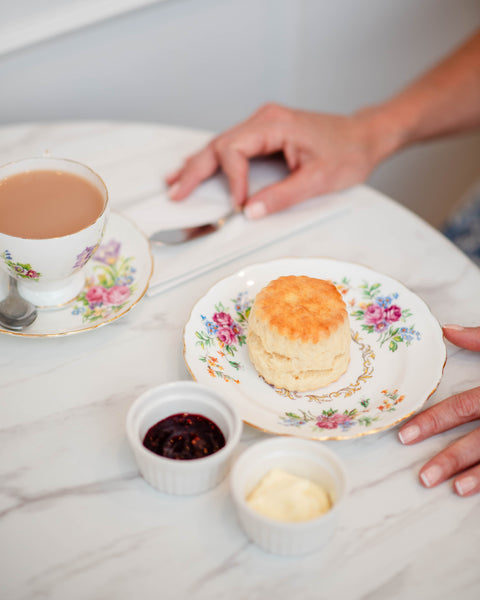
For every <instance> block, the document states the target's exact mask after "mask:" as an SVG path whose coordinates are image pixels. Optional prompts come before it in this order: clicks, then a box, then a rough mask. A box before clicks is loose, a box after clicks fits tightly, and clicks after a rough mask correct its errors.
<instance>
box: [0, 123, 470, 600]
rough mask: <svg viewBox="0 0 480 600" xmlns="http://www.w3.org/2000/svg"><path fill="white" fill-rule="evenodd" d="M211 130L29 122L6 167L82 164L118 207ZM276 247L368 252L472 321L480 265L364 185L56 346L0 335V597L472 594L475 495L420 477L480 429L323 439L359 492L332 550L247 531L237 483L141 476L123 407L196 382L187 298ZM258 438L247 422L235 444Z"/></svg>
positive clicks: (449, 374) (13, 139)
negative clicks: (63, 161) (418, 439)
mask: <svg viewBox="0 0 480 600" xmlns="http://www.w3.org/2000/svg"><path fill="white" fill-rule="evenodd" d="M206 138H207V134H206V133H203V132H195V131H190V130H182V129H178V128H171V127H163V126H159V125H155V126H150V125H145V124H143V125H140V124H138V125H135V124H115V123H83V124H82V123H77V124H69V123H65V124H42V125H36V124H32V125H21V126H18V127H15V126H14V127H6V128H3V129H1V130H0V163H4V162H7V161H9V160H12V159H16V158H20V157H24V156H29V155H35V154H41V153H43V152H44V151H45V150H49V151H50V152H51V153H52V154H55V155H62V156H64V157H69V158H73V159H78V160H81V161H84V162H86V163H87V164H89V165H91V166H92V167H93V168H94V169H96V170H97V171H98V172H99V173H101V174H102V176H103V177H104V178H105V180H106V183H107V185H108V187H109V189H110V195H111V199H112V208H113V209H114V210H115V208H116V207H118V208H121V207H122V206H123V205H125V204H128V203H131V202H134V201H135V200H137V199H142V198H144V197H148V195H150V194H151V193H152V192H154V191H155V190H156V189H158V188H159V186H160V185H161V184H160V181H161V177H162V175H163V174H164V173H166V172H167V171H169V170H171V169H172V168H173V167H175V166H176V164H177V162H178V161H179V160H180V158H181V157H182V156H183V155H184V154H185V153H186V152H190V151H191V150H192V149H194V148H195V147H197V146H199V145H201V144H203V143H204V141H205V139H206ZM246 227H248V224H247V226H246ZM265 227H266V228H268V227H269V224H268V220H267V221H265ZM282 256H299V257H302V256H328V257H335V258H338V259H341V260H345V261H352V262H359V263H362V264H364V265H367V266H369V267H371V268H373V269H375V270H377V271H381V272H383V273H385V274H387V275H390V276H392V277H394V278H396V279H399V280H401V281H402V282H403V283H404V284H405V285H407V286H408V287H409V288H410V289H411V290H412V291H414V292H415V293H417V294H418V295H420V296H421V297H422V298H423V299H424V300H425V301H426V302H427V304H428V305H429V306H430V308H431V310H432V312H433V314H434V315H435V316H436V317H437V318H438V320H439V321H440V322H441V323H455V322H457V323H462V324H464V325H474V324H478V323H480V304H479V302H478V298H479V297H480V271H479V270H478V268H477V267H475V266H474V265H473V264H472V263H471V262H470V261H469V260H468V259H467V258H465V257H464V255H462V254H461V253H460V252H459V251H458V250H457V249H456V248H454V247H453V246H452V245H451V244H450V243H449V242H448V241H447V240H446V239H444V238H443V237H442V236H441V235H440V234H439V233H437V232H436V231H434V230H433V229H431V228H430V227H429V226H428V225H426V224H425V223H424V222H422V221H421V220H419V219H418V218H417V217H415V216H414V215H413V214H411V213H409V212H407V211H406V210H405V209H403V208H402V207H400V206H399V205H397V204H396V203H395V202H393V201H391V200H389V199H386V198H384V197H382V196H381V195H379V194H377V193H376V192H374V191H373V190H368V188H367V190H363V193H362V194H361V195H360V196H359V200H358V203H355V204H354V205H353V208H352V209H351V210H350V211H348V212H345V214H340V215H338V216H337V217H336V219H335V220H334V221H325V222H320V223H319V224H318V225H317V226H315V227H311V228H310V229H307V230H305V231H303V232H301V233H298V234H295V235H292V236H291V237H289V238H287V239H283V240H281V241H278V242H272V243H271V244H269V245H268V246H267V247H265V248H263V249H261V250H258V251H256V252H255V253H254V255H252V254H250V255H247V256H241V257H240V258H237V259H234V260H232V261H230V262H229V263H228V264H225V265H222V266H220V267H218V268H216V269H214V270H212V271H210V272H207V273H204V274H203V275H202V276H201V277H197V278H194V279H192V280H190V281H188V282H186V283H183V284H182V285H180V286H178V287H176V288H173V289H171V290H169V291H166V292H164V293H162V294H158V295H156V296H153V297H147V296H146V297H144V298H143V299H142V300H141V301H140V302H139V303H138V305H137V306H135V308H134V309H133V310H132V311H130V312H129V313H127V314H126V315H125V316H123V317H122V318H120V319H118V320H116V321H114V322H113V323H111V324H109V325H108V326H105V327H101V328H98V329H94V330H92V331H88V332H85V333H82V334H79V335H72V336H65V337H55V338H51V339H45V338H40V339H31V338H23V337H17V336H11V335H6V334H2V335H0V549H1V561H0V597H1V598H2V600H14V599H15V600H20V599H22V600H27V599H29V600H33V599H44V598H55V599H61V600H73V599H77V598H78V599H82V600H85V599H86V598H95V599H115V600H120V599H130V598H147V597H158V598H163V599H165V600H167V599H170V598H172V599H173V598H182V599H183V598H195V599H203V598H205V599H208V600H214V599H221V598H222V599H223V598H225V597H229V598H239V599H243V598H245V599H247V598H248V599H249V600H254V599H257V598H258V599H260V598H261V599H263V598H277V599H282V598H285V599H291V598H304V599H310V598H311V599H319V598H325V599H332V598H340V599H342V600H345V599H353V598H365V599H366V598H369V599H372V600H373V599H382V600H383V599H384V598H388V599H389V600H392V599H398V598H409V599H410V598H415V599H417V598H418V599H422V600H423V599H426V598H432V599H433V598H434V599H436V600H438V599H441V598H445V599H447V598H448V599H450V598H452V597H459V598H462V599H463V600H464V599H470V598H471V599H474V598H475V599H476V598H479V597H480V568H479V566H478V548H479V543H480V527H479V523H480V496H477V497H471V498H459V497H458V496H456V495H455V494H454V493H453V490H452V486H451V485H450V484H449V483H446V484H444V485H441V486H439V487H437V488H435V489H431V490H426V489H424V488H423V487H422V486H421V485H420V484H419V482H418V479H417V473H418V470H419V468H420V466H421V465H422V464H423V463H424V462H425V461H426V460H427V459H428V458H429V457H431V456H432V455H433V454H434V453H435V452H436V451H438V450H439V449H440V448H442V447H443V446H444V445H446V444H447V443H449V442H451V441H452V440H454V439H455V438H456V437H458V436H459V435H461V434H462V433H465V432H466V431H468V430H470V429H472V427H473V426H474V424H471V425H466V426H464V427H462V428H460V429H459V430H456V431H453V432H449V433H445V434H443V435H440V436H437V437H436V438H434V439H431V440H428V441H425V442H423V443H422V444H419V445H417V446H411V447H403V446H402V445H401V444H400V443H399V442H398V439H397V428H396V427H394V428H393V429H390V430H387V431H384V432H382V433H379V434H377V435H372V436H367V437H360V438H357V439H353V440H350V441H342V442H335V441H331V442H326V443H327V444H328V445H329V447H331V448H332V449H333V450H334V451H335V452H337V453H338V454H339V456H340V457H341V458H342V459H343V460H344V461H345V463H346V465H347V469H348V474H349V477H350V483H351V491H350V495H349V498H348V501H347V504H346V507H345V511H344V514H343V518H342V520H341V522H340V524H339V528H338V530H337V532H336V535H335V537H334V539H333V541H332V543H331V544H330V546H329V547H328V549H327V551H325V552H323V553H320V554H313V555H310V556H306V557H302V558H279V557H276V556H273V555H269V554H266V553H264V552H263V551H261V550H260V549H258V548H257V547H256V546H254V545H252V544H251V543H250V542H249V541H248V540H247V538H246V537H245V535H244V534H243V532H242V531H241V530H240V528H239V525H238V523H237V521H236V518H235V514H234V511H233V507H232V503H231V500H230V496H229V488H228V482H227V481H224V482H223V483H222V484H221V485H220V486H219V487H218V488H216V489H214V490H213V491H211V492H209V493H206V494H204V495H201V496H198V497H192V498H177V497H172V496H168V495H163V494H160V493H157V492H155V491H154V490H153V489H151V488H150V487H149V486H148V485H147V484H146V483H145V482H144V480H143V479H142V478H141V477H140V476H139V474H138V471H137V468H136V465H135V463H134V459H133V456H132V454H131V452H130V449H129V447H128V444H127V440H126V436H125V415H126V412H127V410H128V408H129V406H130V405H131V403H132V402H133V400H134V399H135V398H136V397H137V396H138V395H139V394H140V393H142V392H143V391H144V390H146V389H147V388H149V387H151V386H154V385H157V384H159V383H162V382H165V381H170V380H176V379H188V378H189V373H188V371H187V369H186V366H185V364H184V361H183V355H182V331H183V326H184V324H185V322H186V320H187V319H188V316H189V314H190V310H191V308H192V305H193V303H194V302H195V300H196V299H197V298H198V297H200V296H201V295H203V294H204V293H205V292H206V290H208V289H209V288H210V287H211V286H212V285H213V284H214V283H215V282H216V281H217V280H218V279H220V278H222V277H225V276H227V275H229V274H231V273H233V272H235V271H237V270H238V269H239V268H241V267H242V266H244V265H248V264H250V263H252V262H258V261H264V260H270V259H274V258H279V257H282ZM479 361H480V356H478V355H475V354H473V353H471V352H467V351H463V350H459V349H457V348H455V347H453V346H450V345H449V346H448V359H447V364H446V367H445V371H444V376H443V379H442V381H441V384H440V386H439V388H438V389H437V391H436V392H435V393H434V395H433V396H432V397H431V398H430V399H429V401H428V404H432V403H434V402H437V401H439V400H441V399H442V398H444V397H446V396H448V395H450V394H452V393H454V392H456V391H460V390H462V389H465V388H467V387H473V386H475V385H478V384H479V383H480V369H479V364H480V362H479ZM264 437H266V434H262V433H260V432H258V431H256V430H254V429H252V428H249V427H248V426H246V427H245V431H244V434H243V438H242V447H241V448H240V450H241V449H242V448H245V447H246V446H247V445H248V444H251V443H252V442H254V441H256V440H258V439H262V438H264Z"/></svg>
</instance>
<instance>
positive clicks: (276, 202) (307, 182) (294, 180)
mask: <svg viewBox="0 0 480 600" xmlns="http://www.w3.org/2000/svg"><path fill="white" fill-rule="evenodd" d="M322 180H323V177H321V172H319V171H317V173H316V174H315V175H314V176H312V173H311V172H310V171H309V170H307V169H305V168H302V169H299V170H298V171H294V172H292V173H291V174H290V175H289V176H288V177H286V178H285V179H283V180H282V181H280V182H278V183H274V184H273V185H269V186H267V187H265V188H263V189H262V190H260V191H259V192H257V193H256V194H253V195H252V196H250V198H248V200H247V202H246V204H245V214H246V216H247V217H248V218H249V219H259V218H261V217H264V216H266V215H269V214H272V213H275V212H278V211H280V210H283V209H285V208H288V207H289V206H292V205H294V204H298V203H299V202H302V201H303V200H306V199H307V198H311V197H313V196H316V195H318V194H321V193H323V192H324V190H323V189H322V184H323V181H322Z"/></svg>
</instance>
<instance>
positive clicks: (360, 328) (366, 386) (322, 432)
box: [184, 258, 446, 440]
mask: <svg viewBox="0 0 480 600" xmlns="http://www.w3.org/2000/svg"><path fill="white" fill-rule="evenodd" d="M281 275H308V276H310V277H318V278H321V279H330V280H331V281H333V282H334V283H335V284H336V285H337V287H338V289H339V290H340V291H341V293H342V295H343V298H344V300H345V303H346V305H347V308H348V311H349V317H350V326H351V332H352V342H351V352H350V355H351V357H350V364H349V367H348V370H347V372H346V373H345V374H344V375H342V377H341V378H340V379H339V380H337V381H336V382H334V383H332V384H330V385H329V386H327V387H324V388H321V389H318V390H314V391H311V392H297V393H293V392H288V391H287V390H284V389H277V388H274V387H273V386H271V385H268V384H267V383H265V381H264V380H263V379H262V378H261V377H260V376H259V375H258V373H257V372H256V370H255V368H254V367H253V365H252V364H251V362H250V360H249V357H248V351H247V346H246V333H247V328H248V315H249V313H250V310H251V306H252V303H253V301H254V298H255V295H256V294H257V292H259V291H260V289H261V288H262V287H264V286H265V285H266V284H267V283H268V282H269V281H271V280H272V279H275V278H277V277H280V276H281ZM184 356H185V362H186V364H187V367H188V369H189V370H190V372H191V374H192V376H193V378H194V379H196V380H198V381H200V382H202V383H207V384H210V385H212V386H214V387H215V388H217V390H218V391H220V392H221V393H224V394H226V395H228V396H230V397H231V398H232V399H233V400H234V401H235V402H236V404H237V406H238V407H239V410H240V413H241V415H242V418H243V420H244V421H245V423H247V424H249V425H252V426H254V427H257V428H259V429H261V430H263V431H266V432H269V433H275V434H281V435H294V436H298V437H303V438H310V439H316V440H329V439H330V440H331V439H335V440H340V439H349V438H353V437H357V436H361V435H366V434H371V433H376V432H378V431H381V430H383V429H387V428H389V427H392V426H393V425H395V424H397V423H398V422H400V421H402V420H403V419H406V418H407V417H409V416H410V415H411V414H412V413H414V412H415V411H416V410H418V409H419V408H420V407H421V406H422V405H423V404H424V402H425V401H426V400H427V398H428V397H429V396H430V395H431V394H432V393H433V392H434V391H435V389H436V388H437V386H438V384H439V382H440V379H441V376H442V372H443V367H444V365H445V360H446V348H445V344H444V342H443V336H442V330H441V327H440V325H439V323H438V322H437V320H436V319H435V318H434V317H433V315H432V314H431V312H430V310H429V309H428V307H427V306H426V304H425V303H424V302H423V300H421V299H420V298H419V297H418V296H416V295H415V294H414V293H412V292H411V291H409V290H408V289H407V288H406V287H405V286H403V285H402V284H401V283H399V282H398V281H396V280H394V279H391V278H390V277H387V276H386V275H382V274H380V273H376V272H375V271H372V270H371V269H368V268H366V267H363V266H360V265H356V264H352V263H344V262H340V261H337V260H330V259H320V258H305V259H303V258H285V259H279V260H275V261H271V262H267V263H262V264H254V265H251V266H249V267H246V268H245V269H242V270H241V271H239V272H238V273H236V274H234V275H232V276H230V277H227V278H226V279H223V280H222V281H220V282H218V283H217V284H216V285H214V286H213V288H211V289H210V290H209V292H208V293H207V294H206V295H205V296H204V297H203V298H201V299H200V300H199V301H198V302H197V303H196V305H195V306H194V308H193V310H192V314H191V316H190V319H189V321H188V323H187V324H186V326H185V332H184Z"/></svg>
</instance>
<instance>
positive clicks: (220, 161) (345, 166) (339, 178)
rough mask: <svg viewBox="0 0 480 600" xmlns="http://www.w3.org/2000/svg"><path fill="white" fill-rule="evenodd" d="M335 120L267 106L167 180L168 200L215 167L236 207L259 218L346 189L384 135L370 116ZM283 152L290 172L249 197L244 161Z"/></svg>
mask: <svg viewBox="0 0 480 600" xmlns="http://www.w3.org/2000/svg"><path fill="white" fill-rule="evenodd" d="M372 112H374V111H367V110H366V111H362V112H360V113H358V114H356V115H354V116H351V117H346V116H338V115H328V114H320V113H313V112H305V111H301V110H292V109H289V108H285V107H283V106H279V105H276V104H269V105H266V106H264V107H262V108H261V109H260V110H258V111H257V112H256V113H255V114H254V115H253V116H251V117H250V118H249V119H247V120H246V121H244V122H243V123H240V124H239V125H237V126H236V127H234V128H233V129H230V130H229V131H226V132H225V133H222V134H221V135H219V136H218V137H216V138H214V139H213V140H212V141H211V142H210V143H209V144H208V145H207V146H206V147H205V148H204V149H202V150H201V151H200V152H198V153H196V154H194V155H192V156H190V157H189V158H187V160H186V161H185V163H184V165H183V167H182V168H181V169H179V170H178V171H176V172H175V173H172V174H171V175H170V176H168V177H167V178H166V181H167V183H168V184H169V185H170V186H171V189H170V198H171V199H172V200H183V199H184V198H185V197H186V196H188V195H189V194H190V193H191V192H192V191H193V190H194V189H195V188H196V187H197V185H198V184H199V183H201V182H202V181H203V180H204V179H207V178H208V177H210V176H211V175H213V174H214V173H215V172H216V171H217V169H218V168H222V169H223V171H224V172H225V174H226V176H227V178H228V181H229V186H230V192H231V195H232V202H233V204H234V206H236V207H240V206H244V207H245V213H246V215H247V217H249V218H260V217H263V216H264V215H266V214H269V213H273V212H276V211H279V210H282V209H284V208H286V207H288V206H290V205H292V204H296V203H298V202H300V201H302V200H305V199H306V198H310V197H312V196H316V195H318V194H323V193H327V192H334V191H338V190H341V189H345V188H347V187H349V186H351V185H354V184H357V183H360V182H362V181H364V180H365V179H366V177H367V176H368V175H369V173H370V172H371V171H372V169H373V168H374V167H375V166H376V164H377V162H378V161H379V160H380V155H379V153H378V150H379V148H378V142H377V141H376V140H378V139H381V137H382V135H381V132H380V130H379V127H378V126H375V124H374V120H373V119H371V118H370V117H371V114H372ZM280 151H281V152H283V154H284V156H285V160H286V162H287V164H288V167H289V169H290V171H291V174H290V175H289V176H288V177H287V178H286V179H284V180H283V181H281V182H279V183H275V184H274V185H271V186H268V187H266V188H264V189H263V190H260V191H259V192H257V193H256V194H254V195H252V196H250V197H248V160H249V159H250V158H253V157H255V156H265V155H269V154H273V153H276V152H280Z"/></svg>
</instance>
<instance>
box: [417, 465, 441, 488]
mask: <svg viewBox="0 0 480 600" xmlns="http://www.w3.org/2000/svg"><path fill="white" fill-rule="evenodd" d="M441 476H442V469H441V468H440V467H439V466H438V465H432V466H431V467H428V469H425V471H423V472H422V473H420V479H421V480H422V481H423V483H424V485H426V486H427V487H432V485H435V484H436V483H437V482H438V481H439V480H440V478H441Z"/></svg>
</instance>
